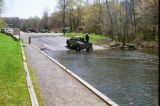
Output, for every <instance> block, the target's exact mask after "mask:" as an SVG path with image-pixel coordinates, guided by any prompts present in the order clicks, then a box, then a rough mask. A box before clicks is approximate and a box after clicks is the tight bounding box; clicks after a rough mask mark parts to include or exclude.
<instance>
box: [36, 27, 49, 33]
mask: <svg viewBox="0 0 160 106" xmlns="http://www.w3.org/2000/svg"><path fill="white" fill-rule="evenodd" d="M38 32H40V33H49V31H48V30H46V29H44V28H39V29H38Z"/></svg>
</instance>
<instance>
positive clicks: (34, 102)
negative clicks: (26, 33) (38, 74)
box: [20, 42, 39, 106]
mask: <svg viewBox="0 0 160 106" xmlns="http://www.w3.org/2000/svg"><path fill="white" fill-rule="evenodd" d="M20 44H21V48H22V55H23V64H24V70H25V73H26V81H27V86H28V91H29V95H30V99H31V104H32V106H39V104H38V101H37V97H36V94H35V91H34V88H33V85H32V81H31V78H30V75H29V71H28V66H27V63H26V57H25V54H24V49H23V47H22V43H21V42H20Z"/></svg>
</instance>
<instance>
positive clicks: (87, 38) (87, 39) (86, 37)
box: [85, 33, 89, 43]
mask: <svg viewBox="0 0 160 106" xmlns="http://www.w3.org/2000/svg"><path fill="white" fill-rule="evenodd" d="M85 39H86V43H89V36H88V33H87V34H86V36H85Z"/></svg>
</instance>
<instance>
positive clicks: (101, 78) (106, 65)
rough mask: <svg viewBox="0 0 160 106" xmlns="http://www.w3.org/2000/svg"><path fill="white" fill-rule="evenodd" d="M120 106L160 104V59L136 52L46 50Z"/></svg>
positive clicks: (155, 105) (152, 105) (154, 105)
mask: <svg viewBox="0 0 160 106" xmlns="http://www.w3.org/2000/svg"><path fill="white" fill-rule="evenodd" d="M45 52H46V53H47V54H49V55H50V56H51V57H53V58H54V59H56V60H58V61H59V62H60V63H62V64H63V65H65V66H66V67H68V68H69V69H70V70H71V71H73V72H74V73H75V74H77V75H78V76H80V77H81V78H83V79H84V80H86V81H87V82H89V83H90V84H91V85H92V86H94V87H95V88H97V89H98V90H99V91H101V92H102V93H104V94H105V95H106V96H108V97H109V98H111V99H112V100H113V101H115V102H116V103H117V104H119V105H120V106H157V105H158V57H157V56H154V55H149V54H145V53H140V52H136V51H120V50H118V51H116V50H106V51H96V52H90V53H88V52H80V53H79V52H75V51H64V52H62V51H61V52H52V51H47V50H46V51H45Z"/></svg>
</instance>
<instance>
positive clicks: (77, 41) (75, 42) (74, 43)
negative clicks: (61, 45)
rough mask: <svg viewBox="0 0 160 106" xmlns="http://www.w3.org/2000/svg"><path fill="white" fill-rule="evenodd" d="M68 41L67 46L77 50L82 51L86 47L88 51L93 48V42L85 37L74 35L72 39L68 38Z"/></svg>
mask: <svg viewBox="0 0 160 106" xmlns="http://www.w3.org/2000/svg"><path fill="white" fill-rule="evenodd" d="M66 43H67V47H69V48H73V49H75V50H76V51H81V50H84V49H86V50H87V51H90V50H93V47H92V43H90V42H86V41H85V39H84V37H79V36H76V37H72V38H70V39H67V41H66Z"/></svg>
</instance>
